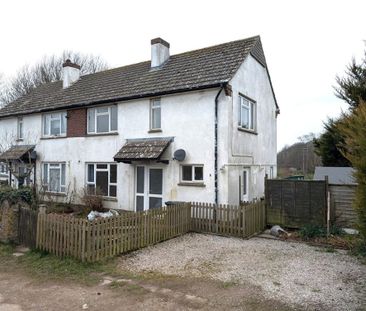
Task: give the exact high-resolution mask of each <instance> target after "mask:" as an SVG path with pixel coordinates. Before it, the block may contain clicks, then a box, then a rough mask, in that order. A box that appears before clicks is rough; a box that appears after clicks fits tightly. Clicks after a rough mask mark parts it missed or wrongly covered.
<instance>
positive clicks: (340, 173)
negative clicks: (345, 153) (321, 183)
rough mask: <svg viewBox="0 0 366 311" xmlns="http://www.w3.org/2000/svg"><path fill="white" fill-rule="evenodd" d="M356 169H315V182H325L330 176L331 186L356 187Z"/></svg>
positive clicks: (329, 167)
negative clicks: (326, 177)
mask: <svg viewBox="0 0 366 311" xmlns="http://www.w3.org/2000/svg"><path fill="white" fill-rule="evenodd" d="M353 173H354V169H353V168H352V167H331V166H317V167H315V173H314V177H313V179H314V180H324V179H325V176H328V181H329V183H330V184H334V185H354V184H356V181H355V179H354V177H353Z"/></svg>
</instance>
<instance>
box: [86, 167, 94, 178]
mask: <svg viewBox="0 0 366 311" xmlns="http://www.w3.org/2000/svg"><path fill="white" fill-rule="evenodd" d="M87 180H88V182H94V164H88V177H87Z"/></svg>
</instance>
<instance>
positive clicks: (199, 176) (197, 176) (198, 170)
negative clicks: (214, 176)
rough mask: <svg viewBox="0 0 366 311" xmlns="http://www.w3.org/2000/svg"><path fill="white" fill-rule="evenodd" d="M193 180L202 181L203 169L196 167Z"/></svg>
mask: <svg viewBox="0 0 366 311" xmlns="http://www.w3.org/2000/svg"><path fill="white" fill-rule="evenodd" d="M194 180H203V167H200V166H197V167H195V168H194Z"/></svg>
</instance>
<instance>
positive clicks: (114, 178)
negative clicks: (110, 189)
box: [109, 164, 117, 183]
mask: <svg viewBox="0 0 366 311" xmlns="http://www.w3.org/2000/svg"><path fill="white" fill-rule="evenodd" d="M109 171H110V176H109V182H111V183H116V182H117V165H116V164H111V165H110V169H109Z"/></svg>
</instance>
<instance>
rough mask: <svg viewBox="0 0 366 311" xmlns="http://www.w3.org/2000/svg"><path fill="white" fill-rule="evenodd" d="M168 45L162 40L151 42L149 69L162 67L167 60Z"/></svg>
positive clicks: (157, 39)
mask: <svg viewBox="0 0 366 311" xmlns="http://www.w3.org/2000/svg"><path fill="white" fill-rule="evenodd" d="M169 48H170V44H169V43H168V42H166V41H165V40H163V39H162V38H155V39H152V40H151V68H157V67H160V66H162V65H164V64H165V63H166V62H167V61H168V59H169Z"/></svg>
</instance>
